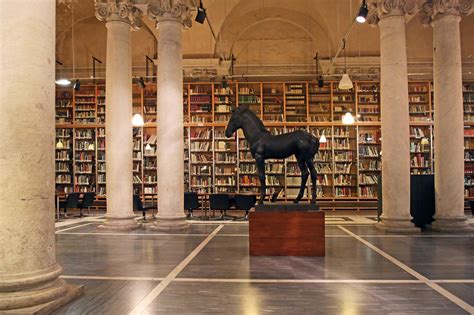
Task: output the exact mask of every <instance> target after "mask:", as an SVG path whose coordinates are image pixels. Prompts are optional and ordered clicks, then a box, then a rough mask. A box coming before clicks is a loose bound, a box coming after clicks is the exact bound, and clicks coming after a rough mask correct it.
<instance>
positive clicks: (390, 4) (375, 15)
mask: <svg viewBox="0 0 474 315" xmlns="http://www.w3.org/2000/svg"><path fill="white" fill-rule="evenodd" d="M416 8H417V4H416V1H415V0H372V1H370V2H369V15H368V16H367V22H368V23H369V24H372V25H377V24H378V22H379V21H380V20H381V19H383V18H385V17H389V16H405V15H406V14H412V13H414V12H415V11H416Z"/></svg>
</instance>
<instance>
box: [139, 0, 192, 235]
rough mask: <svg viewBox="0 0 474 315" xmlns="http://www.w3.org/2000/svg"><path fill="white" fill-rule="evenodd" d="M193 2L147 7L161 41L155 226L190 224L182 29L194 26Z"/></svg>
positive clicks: (180, 0) (172, 0)
mask: <svg viewBox="0 0 474 315" xmlns="http://www.w3.org/2000/svg"><path fill="white" fill-rule="evenodd" d="M191 6H192V3H191V2H190V1H186V0H170V1H163V2H161V3H157V4H154V5H149V6H148V15H149V16H150V17H151V18H152V19H154V20H155V21H156V26H157V28H158V30H159V41H158V71H157V77H158V85H157V90H158V95H157V123H158V130H157V175H158V221H157V222H156V223H155V224H154V226H153V228H155V229H158V230H163V231H166V230H178V229H184V228H186V227H188V224H187V222H186V216H185V214H184V165H183V159H184V143H183V128H184V125H183V67H182V58H183V57H182V48H181V46H182V30H183V27H191V12H190V7H191Z"/></svg>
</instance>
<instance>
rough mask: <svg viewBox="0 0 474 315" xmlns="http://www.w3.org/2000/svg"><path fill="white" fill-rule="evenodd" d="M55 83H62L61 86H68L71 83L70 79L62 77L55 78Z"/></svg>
mask: <svg viewBox="0 0 474 315" xmlns="http://www.w3.org/2000/svg"><path fill="white" fill-rule="evenodd" d="M56 84H57V85H62V86H68V85H69V84H71V81H69V80H68V79H64V78H63V79H59V80H56Z"/></svg>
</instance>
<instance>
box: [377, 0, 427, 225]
mask: <svg viewBox="0 0 474 315" xmlns="http://www.w3.org/2000/svg"><path fill="white" fill-rule="evenodd" d="M414 8H415V3H414V0H377V1H375V2H373V3H371V14H370V15H369V18H368V20H369V23H371V24H378V26H379V29H380V67H381V82H380V93H381V121H382V123H381V124H382V152H383V156H382V200H383V201H382V202H383V214H382V217H381V222H379V223H378V224H377V227H378V228H380V229H382V230H385V231H387V232H407V233H409V232H417V231H419V229H417V228H415V227H414V225H413V223H411V219H412V217H411V215H410V132H409V108H408V76H407V54H406V35H405V15H406V14H407V13H409V12H411V11H412V10H413V9H414Z"/></svg>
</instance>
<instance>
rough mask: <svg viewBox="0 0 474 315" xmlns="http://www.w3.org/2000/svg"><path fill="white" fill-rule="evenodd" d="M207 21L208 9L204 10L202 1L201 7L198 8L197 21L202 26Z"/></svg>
mask: <svg viewBox="0 0 474 315" xmlns="http://www.w3.org/2000/svg"><path fill="white" fill-rule="evenodd" d="M205 20H206V9H204V6H203V5H202V0H201V1H200V3H199V7H198V8H197V14H196V19H195V21H196V22H198V23H200V24H204V21H205Z"/></svg>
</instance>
